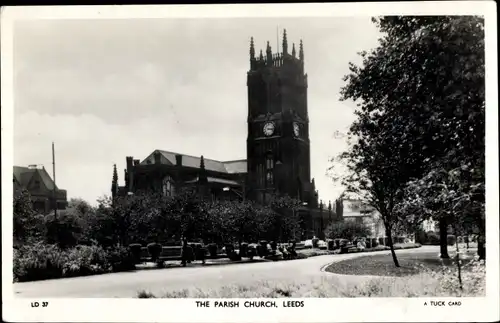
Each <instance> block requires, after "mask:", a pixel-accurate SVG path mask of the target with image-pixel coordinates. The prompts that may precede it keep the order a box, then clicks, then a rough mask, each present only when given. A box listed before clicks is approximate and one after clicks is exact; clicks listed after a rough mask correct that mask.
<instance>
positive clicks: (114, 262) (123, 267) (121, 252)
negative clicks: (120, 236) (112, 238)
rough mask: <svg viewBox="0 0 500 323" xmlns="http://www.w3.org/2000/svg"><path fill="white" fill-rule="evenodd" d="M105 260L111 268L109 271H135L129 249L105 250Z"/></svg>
mask: <svg viewBox="0 0 500 323" xmlns="http://www.w3.org/2000/svg"><path fill="white" fill-rule="evenodd" d="M107 260H108V262H109V264H110V266H111V271H113V272H119V271H128V270H133V269H135V259H134V257H133V255H132V253H131V252H130V250H129V249H127V248H125V247H121V246H114V247H112V248H109V249H108V250H107Z"/></svg>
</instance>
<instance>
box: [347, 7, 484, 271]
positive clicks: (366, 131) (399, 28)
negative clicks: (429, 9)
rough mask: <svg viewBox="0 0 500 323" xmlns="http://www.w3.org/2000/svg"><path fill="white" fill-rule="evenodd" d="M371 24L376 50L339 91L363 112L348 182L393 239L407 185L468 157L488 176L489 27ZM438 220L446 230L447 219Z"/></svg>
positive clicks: (474, 23) (414, 21)
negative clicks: (486, 53)
mask: <svg viewBox="0 0 500 323" xmlns="http://www.w3.org/2000/svg"><path fill="white" fill-rule="evenodd" d="M373 21H374V22H375V24H376V25H377V26H378V27H379V29H380V31H381V32H382V33H383V37H382V38H381V39H380V41H379V46H378V47H377V48H376V49H374V50H371V51H370V52H369V53H368V52H362V53H360V54H361V56H362V58H363V62H362V66H361V67H358V66H356V65H354V64H350V71H351V73H350V74H349V75H347V76H346V77H345V81H346V82H347V85H346V86H345V87H344V88H343V89H342V92H341V94H342V98H343V99H352V100H354V101H358V103H359V105H358V106H359V107H360V108H359V109H358V110H357V111H356V115H357V120H356V121H355V122H354V124H353V125H352V127H351V129H350V134H349V135H350V136H351V137H354V140H355V144H354V145H353V146H352V147H351V149H350V150H349V151H348V152H346V153H345V154H344V156H343V157H344V159H346V160H347V162H348V165H347V166H348V169H349V170H350V175H351V176H350V178H349V180H347V181H345V182H349V183H350V184H355V185H354V186H356V190H355V191H358V192H363V193H364V195H365V197H366V198H367V201H368V202H370V203H371V205H372V206H373V207H375V208H376V209H377V210H378V211H379V212H380V213H381V216H382V218H383V220H384V225H385V226H386V230H387V231H388V232H387V236H388V237H389V238H390V237H391V235H390V233H391V232H390V231H392V230H393V227H394V226H395V225H397V223H398V222H399V221H400V217H399V216H397V215H396V214H395V209H394V207H395V205H396V204H398V203H400V202H401V201H403V200H404V194H405V190H404V187H405V186H406V183H407V182H409V181H410V180H413V179H415V178H421V177H422V176H424V175H425V174H426V173H428V172H429V171H430V170H431V169H433V168H436V164H440V165H444V167H443V168H444V169H453V168H455V167H458V166H460V165H461V164H463V162H464V159H469V160H470V161H471V162H472V165H473V168H474V169H478V174H481V171H480V170H481V169H482V170H484V27H483V20H482V19H481V18H478V17H470V16H433V17H409V16H405V17H401V16H398V17H381V18H376V19H373ZM483 173H484V171H483ZM356 182H358V183H356ZM351 186H353V185H351ZM439 220H440V221H441V222H442V225H441V227H442V228H444V229H446V227H447V223H448V222H447V220H448V219H447V218H446V217H442V218H440V219H439ZM390 240H391V239H389V244H390V245H392V241H390ZM442 240H443V241H441V243H443V244H446V239H442ZM391 250H392V247H391ZM392 254H393V259H394V262H395V264H396V265H398V264H397V258H396V256H395V253H394V252H393V253H392ZM443 256H446V255H443Z"/></svg>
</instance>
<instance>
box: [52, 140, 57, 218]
mask: <svg viewBox="0 0 500 323" xmlns="http://www.w3.org/2000/svg"><path fill="white" fill-rule="evenodd" d="M52 177H53V179H54V187H53V189H52V197H53V203H54V219H57V197H56V158H55V151H54V142H52Z"/></svg>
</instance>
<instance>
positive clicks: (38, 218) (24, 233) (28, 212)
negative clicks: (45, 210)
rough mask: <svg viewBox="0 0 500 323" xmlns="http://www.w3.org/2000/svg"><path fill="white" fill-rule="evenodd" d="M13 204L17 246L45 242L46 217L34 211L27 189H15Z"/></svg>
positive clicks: (14, 233)
mask: <svg viewBox="0 0 500 323" xmlns="http://www.w3.org/2000/svg"><path fill="white" fill-rule="evenodd" d="M13 203H14V204H13V213H14V214H13V217H14V223H13V231H14V232H13V235H14V242H15V245H17V244H24V243H33V242H36V241H41V240H43V239H44V236H45V226H44V216H43V215H41V214H38V213H36V212H35V211H34V209H33V204H32V203H31V196H30V194H29V192H28V191H27V190H25V189H15V190H14V201H13Z"/></svg>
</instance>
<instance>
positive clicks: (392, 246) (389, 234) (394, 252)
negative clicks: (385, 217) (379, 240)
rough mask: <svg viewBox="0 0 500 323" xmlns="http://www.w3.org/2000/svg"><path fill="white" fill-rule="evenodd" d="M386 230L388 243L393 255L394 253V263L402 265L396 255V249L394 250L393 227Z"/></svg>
mask: <svg viewBox="0 0 500 323" xmlns="http://www.w3.org/2000/svg"><path fill="white" fill-rule="evenodd" d="M385 232H386V233H385V234H386V236H387V244H388V245H389V248H391V255H392V260H393V261H394V265H395V266H396V267H400V266H399V261H398V257H397V256H396V251H395V250H394V243H393V241H392V232H391V229H386V231H385Z"/></svg>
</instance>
